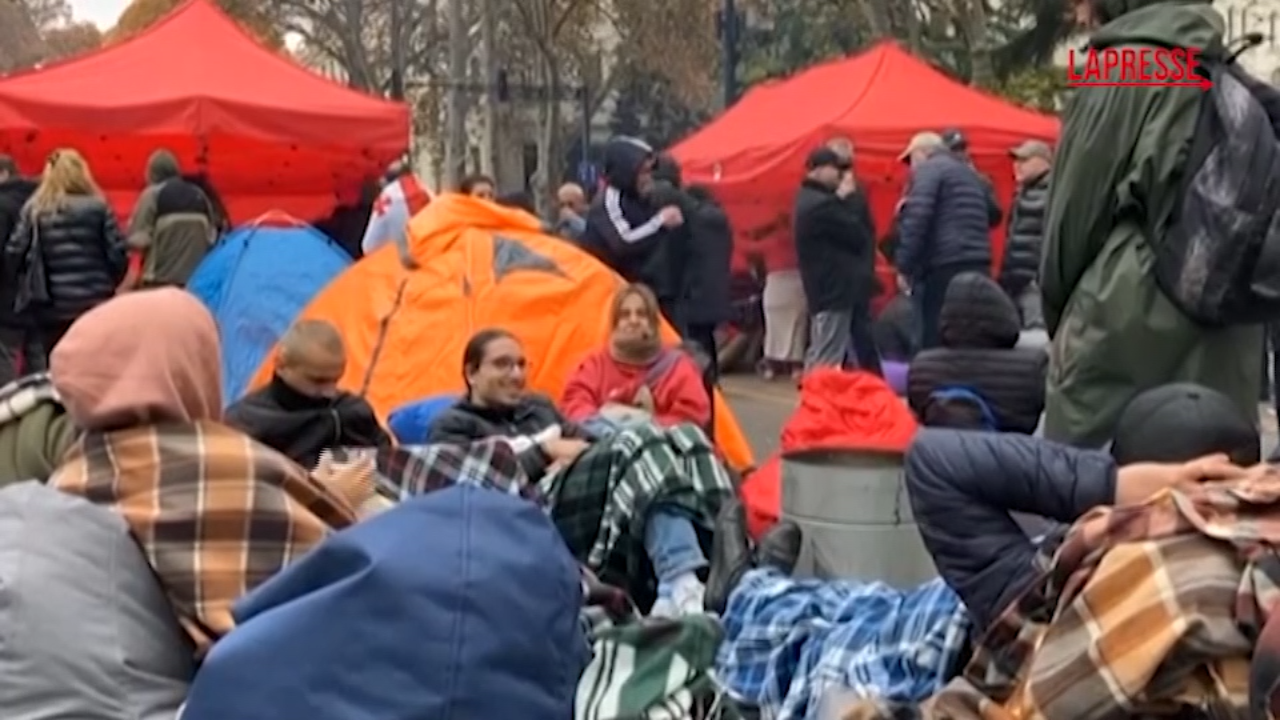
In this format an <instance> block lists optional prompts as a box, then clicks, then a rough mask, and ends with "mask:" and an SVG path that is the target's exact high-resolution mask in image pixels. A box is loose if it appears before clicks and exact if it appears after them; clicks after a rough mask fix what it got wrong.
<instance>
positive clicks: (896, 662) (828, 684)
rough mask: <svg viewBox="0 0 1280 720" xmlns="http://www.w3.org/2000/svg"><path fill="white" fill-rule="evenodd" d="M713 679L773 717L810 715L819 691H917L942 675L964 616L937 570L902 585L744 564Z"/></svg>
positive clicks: (955, 655) (965, 627) (904, 694)
mask: <svg viewBox="0 0 1280 720" xmlns="http://www.w3.org/2000/svg"><path fill="white" fill-rule="evenodd" d="M724 629H725V641H724V643H723V644H722V645H721V646H720V652H719V655H718V656H717V658H716V675H717V677H718V678H719V681H720V684H721V685H722V686H723V687H724V688H725V689H726V690H727V691H728V692H729V694H730V695H731V696H732V697H733V698H734V699H735V700H737V701H739V702H742V703H743V704H745V705H750V706H754V707H758V708H760V709H761V710H762V711H763V712H764V713H765V714H766V716H767V717H771V718H777V720H805V718H810V717H813V716H814V715H815V713H816V712H817V708H818V705H819V700H820V699H821V698H822V697H823V696H824V695H825V694H826V693H828V692H830V691H832V690H837V689H849V690H851V691H853V693H855V695H856V696H857V697H886V698H894V699H898V700H921V699H923V698H925V697H928V696H929V695H930V694H932V693H933V692H935V691H936V690H938V688H940V687H942V686H943V684H944V683H946V681H947V680H948V679H949V678H950V677H951V675H952V673H953V671H954V670H955V669H956V666H957V665H958V664H959V662H960V657H961V655H962V653H963V652H964V650H965V649H966V648H967V646H968V638H969V630H970V622H969V615H968V612H966V610H965V608H964V606H963V605H961V604H960V599H959V598H958V597H957V596H956V594H955V593H954V592H952V591H951V589H950V588H949V587H947V585H946V583H944V582H943V581H942V580H941V579H936V580H932V581H930V582H927V583H925V584H924V585H921V586H920V587H918V588H916V589H914V590H909V591H905V592H904V591H900V590H895V589H893V588H891V587H889V586H887V585H884V584H882V583H860V582H852V581H850V582H829V581H823V580H793V579H791V578H789V577H786V576H784V575H782V574H781V573H779V572H778V571H777V570H775V569H772V568H760V569H757V570H751V571H749V572H748V573H747V574H746V575H745V576H744V577H743V579H742V581H741V582H740V583H739V584H738V586H737V588H736V589H735V590H734V591H733V594H732V595H730V596H729V607H728V608H726V609H725V615H724Z"/></svg>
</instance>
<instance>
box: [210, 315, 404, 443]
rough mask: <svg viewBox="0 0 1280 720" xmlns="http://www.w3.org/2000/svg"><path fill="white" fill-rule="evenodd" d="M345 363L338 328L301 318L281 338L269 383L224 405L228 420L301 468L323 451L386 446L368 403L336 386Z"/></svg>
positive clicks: (345, 353) (345, 357) (388, 438)
mask: <svg viewBox="0 0 1280 720" xmlns="http://www.w3.org/2000/svg"><path fill="white" fill-rule="evenodd" d="M346 367H347V350H346V346H345V345H344V344H343V342H342V335H341V334H340V333H339V332H338V330H337V328H335V327H334V326H333V325H332V324H330V323H329V322H327V321H325V320H301V321H299V322H297V323H295V324H294V325H293V327H291V328H289V330H288V331H287V332H286V333H285V335H284V337H283V338H281V340H280V350H279V354H278V355H277V356H276V368H275V373H274V374H273V375H272V377H271V382H270V383H269V384H268V385H267V386H266V387H264V388H261V389H259V390H255V391H254V392H251V393H249V394H248V395H246V396H244V397H243V398H241V399H240V400H238V401H237V402H236V403H235V404H233V405H232V406H231V407H229V408H227V415H226V422H227V424H228V425H230V426H231V427H234V428H238V429H240V430H242V431H243V432H244V433H245V434H246V435H248V436H250V437H252V438H253V439H255V440H257V441H258V442H260V443H262V444H264V445H267V446H268V447H272V448H275V449H276V450H279V451H280V452H282V453H284V454H285V455H286V456H288V458H289V459H290V460H293V461H294V462H296V463H298V464H299V465H301V466H303V467H305V468H312V467H315V465H316V462H317V461H318V460H319V459H320V455H321V453H322V452H324V451H325V450H333V449H336V448H340V447H345V446H352V447H388V446H390V444H391V438H390V436H388V435H387V433H386V431H384V430H383V429H382V426H381V425H379V424H378V418H377V416H376V415H375V414H374V411H373V407H372V406H371V405H369V402H368V401H367V400H365V399H364V398H362V397H360V396H359V395H353V394H351V393H348V392H343V391H341V390H339V389H338V381H339V380H340V379H342V373H343V372H344V371H345V370H346Z"/></svg>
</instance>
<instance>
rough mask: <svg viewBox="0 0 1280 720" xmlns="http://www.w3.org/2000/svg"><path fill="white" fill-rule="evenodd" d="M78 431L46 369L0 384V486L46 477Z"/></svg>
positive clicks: (74, 438)
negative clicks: (0, 385)
mask: <svg viewBox="0 0 1280 720" xmlns="http://www.w3.org/2000/svg"><path fill="white" fill-rule="evenodd" d="M79 435H80V433H79V431H77V430H76V427H75V424H74V423H72V422H71V418H70V417H68V416H67V410H66V408H65V407H63V405H62V402H61V401H59V399H58V391H57V390H55V389H54V387H53V383H52V382H51V381H50V380H49V374H48V373H35V374H32V375H26V376H24V377H20V378H18V379H17V380H14V381H13V382H11V383H9V384H8V385H5V386H4V387H0V487H3V486H5V485H8V484H10V483H15V482H18V481H20V480H48V479H49V475H50V474H51V473H52V472H53V470H54V468H56V467H57V466H58V463H59V461H61V459H62V456H63V455H65V454H66V452H67V450H68V449H70V448H71V446H72V444H74V443H75V441H76V438H77V437H79Z"/></svg>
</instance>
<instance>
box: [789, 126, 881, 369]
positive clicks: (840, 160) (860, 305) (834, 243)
mask: <svg viewBox="0 0 1280 720" xmlns="http://www.w3.org/2000/svg"><path fill="white" fill-rule="evenodd" d="M805 169H806V174H805V178H804V180H803V181H802V182H801V184H800V191H799V193H797V195H796V202H795V211H794V213H793V216H794V218H795V220H794V223H795V225H794V228H793V232H792V235H793V237H794V238H795V244H796V258H797V260H799V266H800V282H801V284H802V285H803V286H804V293H805V298H806V300H807V302H808V307H809V319H810V322H809V350H808V352H807V353H806V355H805V370H806V371H807V370H811V369H813V368H815V367H843V366H844V364H845V360H846V359H847V358H848V357H849V356H851V355H852V356H854V357H856V358H857V362H858V367H859V368H861V369H863V370H866V371H867V372H872V373H875V374H877V375H878V374H880V372H881V368H880V357H879V354H878V353H877V351H876V347H875V337H874V335H873V334H872V331H871V313H870V309H869V308H870V302H871V296H872V295H873V289H874V284H875V261H874V253H875V233H874V230H873V229H872V228H870V227H868V224H867V223H868V221H867V220H866V219H864V218H862V217H860V215H859V213H858V212H857V211H856V210H855V209H854V207H853V206H852V205H851V203H850V196H851V195H852V194H853V193H854V191H855V190H856V183H854V182H852V181H851V180H850V179H849V177H848V176H849V175H850V174H851V173H852V170H853V169H852V166H851V163H850V162H849V159H848V158H847V157H844V156H842V155H841V154H840V153H839V152H837V151H835V150H833V149H831V148H829V147H820V148H817V149H816V150H814V151H813V152H811V153H809V157H808V159H807V161H806V163H805Z"/></svg>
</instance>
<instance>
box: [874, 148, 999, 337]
mask: <svg viewBox="0 0 1280 720" xmlns="http://www.w3.org/2000/svg"><path fill="white" fill-rule="evenodd" d="M901 159H902V160H903V162H910V163H911V179H910V181H909V185H908V189H907V193H906V196H905V197H903V199H902V201H901V203H900V205H899V210H898V246H897V249H896V251H895V258H894V259H895V264H896V265H897V267H898V273H899V274H900V275H902V276H903V277H904V278H906V280H907V283H908V285H909V286H910V288H911V296H912V298H913V300H914V302H915V304H916V309H917V317H918V318H919V323H920V341H921V342H920V348H921V349H922V350H927V349H928V348H931V347H937V346H938V344H939V339H938V315H939V314H940V313H941V312H942V301H943V298H944V297H945V296H946V292H947V286H948V285H950V284H951V279H952V278H954V277H955V276H957V275H959V274H961V273H965V272H980V273H986V274H990V271H991V238H990V206H989V203H988V199H987V189H986V184H985V183H984V182H983V180H982V177H981V176H979V175H978V172H977V171H976V170H974V169H973V167H972V166H971V165H970V164H969V163H968V162H966V161H965V160H963V159H962V158H960V157H958V156H957V155H955V154H954V153H953V152H951V151H950V150H948V149H947V146H946V144H945V143H944V142H943V140H942V136H940V135H938V134H937V133H931V132H923V133H919V134H917V135H916V136H915V137H913V138H911V142H910V143H909V144H908V145H907V149H906V150H905V151H903V153H902V156H901Z"/></svg>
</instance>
